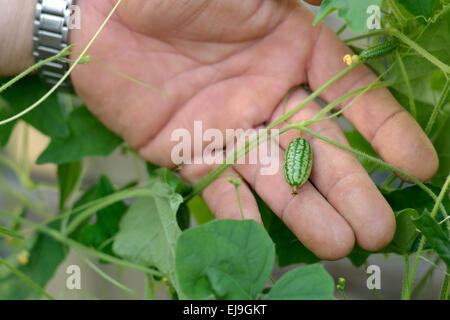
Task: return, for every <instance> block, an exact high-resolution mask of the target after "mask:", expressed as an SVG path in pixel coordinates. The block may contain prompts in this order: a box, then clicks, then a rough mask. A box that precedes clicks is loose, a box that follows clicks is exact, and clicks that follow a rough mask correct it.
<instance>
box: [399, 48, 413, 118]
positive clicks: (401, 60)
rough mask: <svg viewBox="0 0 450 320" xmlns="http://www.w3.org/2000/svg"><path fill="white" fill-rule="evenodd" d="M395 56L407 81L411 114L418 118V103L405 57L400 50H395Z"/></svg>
mask: <svg viewBox="0 0 450 320" xmlns="http://www.w3.org/2000/svg"><path fill="white" fill-rule="evenodd" d="M395 56H396V58H397V61H398V65H399V66H400V71H401V73H402V76H403V80H404V81H405V84H406V89H407V90H408V99H409V108H410V111H411V115H412V116H413V117H414V119H416V118H417V111H416V103H415V101H414V97H413V92H412V88H411V83H410V81H409V77H408V73H407V71H406V68H405V64H404V63H403V59H402V57H401V56H400V53H399V52H398V50H395Z"/></svg>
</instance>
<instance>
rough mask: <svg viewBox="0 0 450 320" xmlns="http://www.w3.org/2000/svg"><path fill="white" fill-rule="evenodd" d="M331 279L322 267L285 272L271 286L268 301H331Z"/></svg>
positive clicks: (305, 267)
mask: <svg viewBox="0 0 450 320" xmlns="http://www.w3.org/2000/svg"><path fill="white" fill-rule="evenodd" d="M333 292H334V281H333V278H332V277H331V276H330V275H329V274H328V272H327V271H326V270H325V268H324V267H323V266H322V265H319V264H314V265H310V266H304V267H299V268H296V269H294V270H291V271H289V272H287V273H286V274H285V275H283V277H281V279H280V280H278V282H277V283H276V284H275V285H274V286H273V288H272V289H271V290H270V292H269V295H268V296H267V299H268V300H332V299H334V297H333Z"/></svg>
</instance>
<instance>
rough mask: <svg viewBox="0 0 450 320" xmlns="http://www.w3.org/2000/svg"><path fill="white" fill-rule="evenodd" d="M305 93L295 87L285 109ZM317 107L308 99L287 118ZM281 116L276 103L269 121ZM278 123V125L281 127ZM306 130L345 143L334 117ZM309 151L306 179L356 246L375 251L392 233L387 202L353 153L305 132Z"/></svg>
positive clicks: (285, 139)
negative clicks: (339, 218) (310, 159)
mask: <svg viewBox="0 0 450 320" xmlns="http://www.w3.org/2000/svg"><path fill="white" fill-rule="evenodd" d="M307 96H308V94H307V93H306V91H304V90H302V89H298V90H296V91H294V92H292V94H290V96H289V99H288V101H287V103H286V110H290V109H292V108H294V107H295V106H296V105H298V104H299V103H300V102H302V101H303V100H304V99H306V98H307ZM320 110H321V107H320V106H319V105H318V104H317V103H316V102H312V103H309V104H308V105H306V106H305V107H303V108H302V109H301V110H300V112H298V113H297V114H295V115H294V116H293V117H292V118H291V119H290V120H291V121H293V122H297V121H300V120H303V119H311V118H312V117H313V116H314V115H315V114H316V113H317V112H319V111H320ZM281 115H282V105H280V106H279V107H278V108H277V110H276V111H275V113H274V115H273V121H275V120H276V119H278V118H279V117H280V116H281ZM284 126H285V124H284V125H282V126H281V127H284ZM310 129H311V130H313V131H315V132H317V133H318V134H320V135H322V136H325V137H327V138H329V139H331V140H334V141H337V142H339V143H341V144H344V145H348V143H347V140H346V138H345V135H344V133H343V132H342V130H341V129H340V128H339V125H338V124H337V123H336V122H335V121H334V120H327V121H322V122H317V123H315V124H313V125H311V126H310ZM298 136H299V133H298V131H290V132H288V133H287V134H286V135H282V136H281V137H280V146H281V147H282V148H284V149H285V148H287V145H288V144H289V142H290V141H292V139H294V138H296V137H298ZM304 137H305V138H306V139H307V140H308V141H309V142H310V144H311V147H312V150H313V159H314V160H313V167H312V171H311V176H310V180H311V181H312V183H313V184H314V186H315V187H316V188H317V189H318V190H319V191H320V193H321V194H322V195H323V196H324V197H325V198H326V199H327V200H328V201H329V203H330V204H331V205H332V206H333V207H334V208H335V209H336V210H337V211H338V212H339V213H340V214H341V215H342V216H343V217H344V218H345V219H346V220H347V222H348V223H349V224H350V225H351V227H352V229H353V231H354V232H355V236H356V240H357V243H358V244H359V246H360V247H361V248H363V249H366V250H369V251H376V250H379V249H381V248H383V247H385V246H386V245H387V244H388V243H389V242H391V240H392V237H393V235H394V232H395V218H394V213H393V212H392V209H391V208H390V206H389V204H388V203H387V201H386V200H385V199H384V197H383V196H382V195H381V193H380V192H379V191H378V189H377V187H376V186H375V184H374V183H373V182H372V180H371V178H370V177H369V175H368V174H367V172H366V170H365V169H364V168H363V167H362V165H361V164H360V163H359V161H358V159H357V158H356V156H354V155H353V154H351V153H350V152H348V151H345V150H342V149H340V148H337V147H335V146H333V145H331V144H329V143H328V142H325V141H323V140H320V139H318V138H315V137H313V136H310V135H307V134H305V135H304Z"/></svg>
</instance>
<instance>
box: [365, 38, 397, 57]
mask: <svg viewBox="0 0 450 320" xmlns="http://www.w3.org/2000/svg"><path fill="white" fill-rule="evenodd" d="M397 47H398V41H397V40H396V39H393V40H387V41H385V42H383V43H381V44H379V45H376V46H374V47H372V48H369V49H366V50H364V51H362V52H361V54H360V55H359V59H360V60H361V61H367V60H369V59H373V58H378V57H383V56H385V55H387V54H388V53H390V52H392V51H394V50H395V49H396V48H397Z"/></svg>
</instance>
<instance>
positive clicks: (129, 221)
mask: <svg viewBox="0 0 450 320" xmlns="http://www.w3.org/2000/svg"><path fill="white" fill-rule="evenodd" d="M149 188H150V190H151V191H152V192H153V195H152V196H148V197H145V198H138V199H137V200H135V201H134V202H133V204H132V205H131V206H130V208H129V209H128V211H127V212H126V213H125V215H124V216H123V218H122V220H121V221H120V230H119V232H118V233H117V235H116V240H115V241H114V245H113V251H114V252H115V253H116V254H117V255H118V256H121V257H123V258H125V259H127V260H129V261H132V262H134V263H137V264H141V265H144V266H153V267H156V268H158V269H159V270H160V271H161V272H162V273H163V274H164V275H165V276H166V277H167V278H169V280H170V281H171V282H172V284H173V285H174V286H175V288H176V289H177V292H179V290H178V283H177V277H176V274H175V245H176V241H177V239H178V236H179V235H180V233H181V230H180V228H179V227H178V224H177V221H176V212H177V210H178V207H179V206H180V204H181V203H182V202H183V198H182V197H181V196H180V195H179V194H176V193H175V192H174V191H173V190H172V189H171V188H170V187H169V186H168V185H167V184H166V183H165V182H163V181H162V179H161V178H158V179H155V180H154V183H152V184H151V186H150V187H149Z"/></svg>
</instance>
